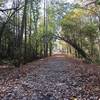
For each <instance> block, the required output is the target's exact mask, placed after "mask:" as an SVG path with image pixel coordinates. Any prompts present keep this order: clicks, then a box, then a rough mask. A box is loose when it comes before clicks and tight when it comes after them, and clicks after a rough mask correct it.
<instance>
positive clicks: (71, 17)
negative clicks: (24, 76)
mask: <svg viewBox="0 0 100 100" xmlns="http://www.w3.org/2000/svg"><path fill="white" fill-rule="evenodd" d="M0 1H1V2H0V63H1V64H3V63H11V64H14V65H15V66H17V67H18V66H19V65H20V64H21V63H22V64H24V63H27V62H29V61H32V60H34V59H37V58H41V57H47V56H50V55H52V51H53V48H54V45H53V44H54V42H55V41H56V39H59V40H63V41H65V42H66V46H67V53H70V54H72V55H73V56H74V57H76V58H81V59H84V60H86V62H89V63H99V62H100V6H99V4H100V1H99V0H96V1H92V0H89V1H85V0H82V1H81V0H79V1H77V2H76V3H71V2H70V3H68V2H66V1H61V0H54V1H53V0H49V1H47V0H12V1H10V0H8V1H7V0H0Z"/></svg>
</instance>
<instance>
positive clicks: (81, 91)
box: [0, 55, 100, 100]
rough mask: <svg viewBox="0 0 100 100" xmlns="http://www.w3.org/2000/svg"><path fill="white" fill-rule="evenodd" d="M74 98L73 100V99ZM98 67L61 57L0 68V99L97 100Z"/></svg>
mask: <svg viewBox="0 0 100 100" xmlns="http://www.w3.org/2000/svg"><path fill="white" fill-rule="evenodd" d="M75 98H77V99H75ZM99 98H100V66H99V65H90V64H85V63H82V62H81V61H79V60H75V59H72V58H68V57H66V56H65V55H55V56H52V57H48V58H45V59H40V60H37V61H34V62H31V63H28V64H26V65H22V66H21V67H20V68H13V67H10V68H9V66H8V67H7V68H6V67H5V66H0V100H99Z"/></svg>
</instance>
